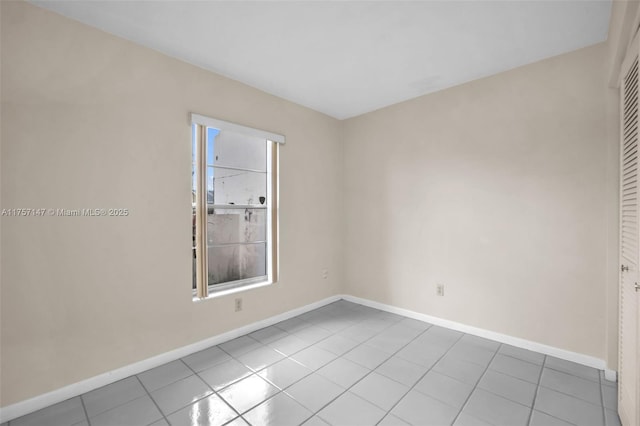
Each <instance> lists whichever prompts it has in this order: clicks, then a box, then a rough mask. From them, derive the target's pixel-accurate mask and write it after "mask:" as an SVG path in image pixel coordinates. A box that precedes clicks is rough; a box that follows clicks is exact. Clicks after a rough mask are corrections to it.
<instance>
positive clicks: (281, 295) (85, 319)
mask: <svg viewBox="0 0 640 426" xmlns="http://www.w3.org/2000/svg"><path fill="white" fill-rule="evenodd" d="M0 5H1V6H0V10H1V17H2V21H1V25H2V30H1V31H2V32H1V42H2V44H1V49H2V81H1V84H2V87H1V88H2V123H1V127H2V130H1V137H2V149H1V158H2V163H1V169H2V188H1V190H2V206H3V207H4V208H11V207H24V208H41V207H52V208H69V209H73V208H89V207H94V208H99V207H100V208H107V207H123V208H129V209H130V211H131V214H130V216H129V217H126V218H73V217H72V218H62V217H58V218H53V217H44V218H42V217H27V218H7V217H3V218H2V231H3V233H2V261H3V264H2V271H1V278H2V289H1V291H2V298H1V300H2V302H1V303H2V305H1V323H2V325H1V327H2V328H1V330H0V332H1V339H2V340H1V342H0V346H1V352H0V355H1V358H2V360H1V364H0V371H1V372H2V380H1V382H2V388H1V389H0V393H1V398H2V399H1V400H0V406H6V405H10V404H12V403H15V402H18V401H21V400H24V399H26V398H29V397H33V396H36V395H39V394H41V393H44V392H47V391H50V390H53V389H56V388H59V387H62V386H64V385H68V384H70V383H74V382H77V381H79V380H82V379H86V378H89V377H92V376H94V375H97V374H100V373H103V372H106V371H109V370H112V369H114V368H118V367H121V366H124V365H127V364H130V363H132V362H135V361H139V360H142V359H145V358H148V357H151V356H154V355H157V354H159V353H163V352H165V351H168V350H171V349H174V348H177V347H181V346H184V345H186V344H190V343H193V342H197V341H199V340H202V339H205V338H207V337H210V336H213V335H216V334H218V333H221V332H224V331H228V330H230V329H233V328H236V327H239V326H241V325H244V324H248V323H251V322H254V321H257V320H260V319H263V318H266V317H270V316H273V315H275V314H278V313H281V312H284V311H287V310H290V309H293V308H297V307H300V306H303V305H305V304H308V303H311V302H314V301H317V300H320V299H322V298H325V297H328V296H330V295H333V294H336V293H338V292H339V291H340V281H341V280H340V277H341V275H342V259H343V253H342V236H341V235H342V234H341V232H340V231H341V226H342V223H343V217H342V204H341V203H342V200H343V197H342V181H343V176H342V175H343V170H342V145H341V141H340V134H339V132H340V123H339V122H338V121H336V120H334V119H332V118H329V117H327V116H324V115H322V114H319V113H317V112H314V111H311V110H309V109H305V108H302V107H300V106H297V105H294V104H292V103H289V102H286V101H283V100H281V99H278V98H276V97H273V96H270V95H267V94H265V93H262V92H259V91H257V90H255V89H252V88H249V87H247V86H245V85H242V84H240V83H237V82H234V81H231V80H228V79H225V78H222V77H220V76H216V75H214V74H212V73H210V72H207V71H204V70H202V69H199V68H196V67H194V66H191V65H187V64H185V63H182V62H179V61H177V60H174V59H170V58H168V57H166V56H163V55H161V54H159V53H156V52H154V51H151V50H149V49H146V48H142V47H139V46H137V45H134V44H132V43H129V42H127V41H124V40H122V39H118V38H116V37H113V36H110V35H107V34H105V33H103V32H100V31H98V30H96V29H92V28H89V27H87V26H84V25H81V24H79V23H76V22H73V21H70V20H68V19H66V18H63V17H61V16H58V15H56V14H54V13H52V12H49V11H46V10H43V9H40V8H37V7H34V6H32V5H29V4H27V3H24V2H18V3H14V2H6V1H2V2H0ZM192 111H193V112H197V113H200V114H204V115H208V116H212V117H215V118H220V119H223V120H228V121H233V122H237V123H240V124H244V125H248V126H253V127H257V128H260V129H264V130H268V131H272V132H276V133H280V134H283V135H285V136H286V138H287V144H286V145H285V146H284V147H282V149H281V151H280V152H281V157H280V159H281V164H280V177H281V187H280V189H281V198H280V207H281V211H280V214H281V228H280V232H281V234H280V241H281V246H280V254H281V256H280V259H281V264H280V283H279V284H277V285H273V286H270V287H267V288H262V289H259V290H254V291H249V292H246V293H242V294H241V296H242V297H243V298H244V310H243V311H242V312H240V313H234V311H233V296H230V297H222V298H219V299H214V300H208V301H205V302H201V303H193V302H192V301H191V288H190V286H191V250H190V247H191V237H190V232H191V231H190V225H191V207H190V206H191V204H190V203H191V192H190V185H191V181H190V179H191V168H190V167H191V166H190V156H191V152H190V150H191V147H190V128H189V124H188V115H189V113H190V112H192ZM325 267H326V268H328V270H329V278H328V279H327V280H323V279H322V276H321V270H322V268H325Z"/></svg>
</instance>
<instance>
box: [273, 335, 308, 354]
mask: <svg viewBox="0 0 640 426" xmlns="http://www.w3.org/2000/svg"><path fill="white" fill-rule="evenodd" d="M309 345H310V343H309V342H307V341H306V340H302V339H301V338H299V337H297V336H293V335H289V336H286V337H283V338H282V339H278V340H275V341H273V342H271V343H269V346H270V347H272V348H273V349H275V350H277V351H278V352H280V353H282V354H285V355H287V356H290V355H293V354H295V353H296V352H298V351H301V350H302V349H304V348H306V347H308V346H309Z"/></svg>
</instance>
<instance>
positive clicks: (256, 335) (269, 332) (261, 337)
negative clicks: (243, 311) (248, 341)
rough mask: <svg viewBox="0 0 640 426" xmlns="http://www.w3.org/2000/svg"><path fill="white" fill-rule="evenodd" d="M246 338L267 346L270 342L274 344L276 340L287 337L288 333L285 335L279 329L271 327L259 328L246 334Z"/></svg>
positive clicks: (284, 332)
mask: <svg viewBox="0 0 640 426" xmlns="http://www.w3.org/2000/svg"><path fill="white" fill-rule="evenodd" d="M248 336H249V337H251V338H252V339H255V340H257V341H258V342H260V343H262V344H263V345H267V344H269V343H271V342H275V341H276V340H279V339H282V338H284V337H287V336H289V333H287V332H286V331H284V330H283V329H281V328H278V327H275V326H271V327H265V328H261V329H260V330H258V331H254V332H253V333H250V334H248Z"/></svg>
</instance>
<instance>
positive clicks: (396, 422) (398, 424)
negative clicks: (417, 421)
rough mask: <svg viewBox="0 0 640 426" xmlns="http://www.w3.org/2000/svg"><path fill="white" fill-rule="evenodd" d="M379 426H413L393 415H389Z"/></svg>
mask: <svg viewBox="0 0 640 426" xmlns="http://www.w3.org/2000/svg"><path fill="white" fill-rule="evenodd" d="M378 426H411V425H410V424H409V423H407V422H405V421H404V420H402V419H401V418H399V417H396V416H394V415H393V414H388V415H387V416H386V417H385V418H384V419H382V421H381V422H380V423H378Z"/></svg>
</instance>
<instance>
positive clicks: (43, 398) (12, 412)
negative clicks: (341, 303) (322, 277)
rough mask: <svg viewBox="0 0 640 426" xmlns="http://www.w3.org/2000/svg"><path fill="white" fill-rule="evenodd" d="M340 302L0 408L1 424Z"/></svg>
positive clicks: (306, 309)
mask: <svg viewBox="0 0 640 426" xmlns="http://www.w3.org/2000/svg"><path fill="white" fill-rule="evenodd" d="M340 299H342V296H340V295H335V296H331V297H328V298H326V299H323V300H320V301H318V302H314V303H311V304H309V305H306V306H303V307H300V308H296V309H293V310H291V311H287V312H284V313H282V314H279V315H276V316H273V317H270V318H266V319H264V320H262V321H257V322H254V323H252V324H249V325H245V326H243V327H240V328H236V329H234V330H231V331H228V332H226V333H222V334H218V335H217V336H213V337H210V338H208V339H204V340H201V341H199V342H196V343H193V344H191V345H187V346H183V347H181V348H178V349H174V350H172V351H169V352H165V353H163V354H160V355H157V356H154V357H151V358H147V359H144V360H142V361H138V362H135V363H133V364H129V365H126V366H124V367H122V368H118V369H116V370H112V371H109V372H107V373H104V374H100V375H97V376H94V377H91V378H88V379H86V380H82V381H80V382H77V383H73V384H71V385H68V386H65V387H63V388H60V389H56V390H54V391H51V392H47V393H45V394H42V395H38V396H36V397H33V398H30V399H27V400H24V401H20V402H17V403H15V404H12V405H8V406H6V407H0V423H4V422H7V421H9V420H13V419H15V418H18V417H21V416H24V415H25V414H29V413H32V412H34V411H37V410H40V409H42V408H45V407H48V406H50V405H53V404H57V403H58V402H62V401H65V400H67V399H69V398H73V397H75V396H78V395H82V394H84V393H86V392H89V391H92V390H94V389H98V388H100V387H102V386H105V385H108V384H110V383H113V382H117V381H118V380H122V379H125V378H127V377H129V376H132V375H134V374H139V373H142V372H143V371H146V370H149V369H150V368H154V367H158V366H160V365H162V364H166V363H168V362H171V361H175V360H177V359H180V358H183V357H185V356H187V355H191V354H193V353H195V352H198V351H201V350H203V349H207V348H209V347H211V346H215V345H218V344H220V343H224V342H226V341H228V340H231V339H235V338H236V337H240V336H244V335H245V334H248V333H252V332H254V331H256V330H259V329H261V328H264V327H268V326H270V325H273V324H275V323H278V322H280V321H284V320H286V319H289V318H292V317H295V316H298V315H300V314H304V313H305V312H309V311H312V310H314V309H317V308H320V307H322V306H324V305H327V304H329V303H332V302H335V301H337V300H340Z"/></svg>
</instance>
